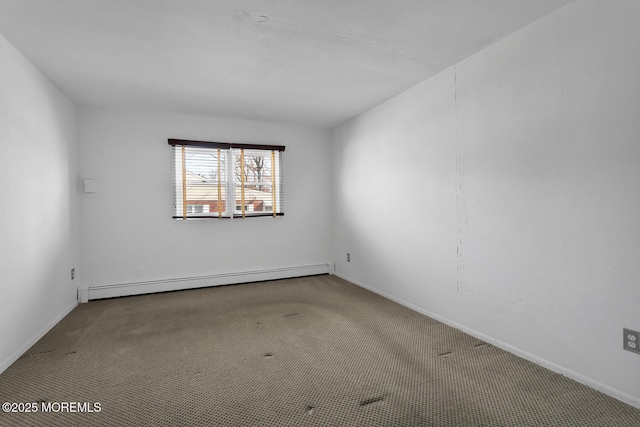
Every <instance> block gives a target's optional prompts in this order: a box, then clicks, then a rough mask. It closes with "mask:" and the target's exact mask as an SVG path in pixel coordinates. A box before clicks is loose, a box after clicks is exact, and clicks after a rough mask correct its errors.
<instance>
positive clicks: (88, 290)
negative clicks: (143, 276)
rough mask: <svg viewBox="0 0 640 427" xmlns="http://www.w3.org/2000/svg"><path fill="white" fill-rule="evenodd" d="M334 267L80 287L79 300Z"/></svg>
mask: <svg viewBox="0 0 640 427" xmlns="http://www.w3.org/2000/svg"><path fill="white" fill-rule="evenodd" d="M333 272H334V264H333V263H326V264H313V265H300V266H295V267H282V268H271V269H266V270H255V271H240V272H231V273H220V274H211V275H206V276H193V277H180V278H172V279H163V280H151V281H144V282H129V283H117V284H112V285H89V286H86V287H79V288H78V301H79V302H81V303H83V302H88V301H89V300H94V299H102V298H114V297H122V296H129V295H141V294H150V293H155V292H167V291H178V290H183V289H194V288H206V287H209V286H220V285H233V284H236V283H247V282H260V281H264V280H276V279H287V278H290V277H302V276H313V275H316V274H333Z"/></svg>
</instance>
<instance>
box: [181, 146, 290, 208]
mask: <svg viewBox="0 0 640 427" xmlns="http://www.w3.org/2000/svg"><path fill="white" fill-rule="evenodd" d="M169 144H170V145H171V146H173V156H172V164H173V189H174V191H173V207H174V213H173V218H175V219H181V220H186V219H191V218H247V217H255V216H273V217H276V216H281V215H284V201H283V192H282V153H283V152H284V149H285V147H284V146H281V145H256V144H234V143H222V142H205V141H188V140H181V139H169Z"/></svg>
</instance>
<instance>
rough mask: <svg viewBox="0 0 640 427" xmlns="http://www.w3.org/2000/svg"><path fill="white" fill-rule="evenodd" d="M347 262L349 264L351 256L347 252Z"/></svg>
mask: <svg viewBox="0 0 640 427" xmlns="http://www.w3.org/2000/svg"><path fill="white" fill-rule="evenodd" d="M347 262H351V254H350V253H349V252H347Z"/></svg>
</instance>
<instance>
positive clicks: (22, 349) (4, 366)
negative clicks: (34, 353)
mask: <svg viewBox="0 0 640 427" xmlns="http://www.w3.org/2000/svg"><path fill="white" fill-rule="evenodd" d="M77 306H78V303H77V302H76V301H74V302H73V303H72V304H71V305H70V306H69V307H67V308H65V309H64V310H62V312H61V313H60V314H58V315H57V316H56V317H55V318H54V319H53V320H52V321H51V322H49V323H48V324H47V325H46V326H45V327H44V328H42V329H41V330H40V331H38V332H37V333H36V334H35V335H34V336H32V337H31V338H30V339H29V340H28V341H27V342H25V343H24V344H23V345H22V346H21V347H20V348H19V349H17V350H16V351H15V352H13V354H12V355H11V356H9V357H8V358H7V359H5V360H3V361H2V362H0V374H1V373H3V372H4V371H5V370H6V369H7V368H8V367H9V366H11V365H13V363H14V362H15V361H16V360H18V359H19V358H20V356H22V355H23V354H24V353H26V351H27V350H29V348H31V346H32V345H34V344H35V343H37V342H38V340H39V339H40V338H42V337H43V336H45V335H46V333H47V332H49V331H50V330H51V328H53V327H54V326H55V325H57V324H58V322H59V321H61V320H62V319H63V318H64V317H65V316H66V315H67V314H69V313H71V310H73V309H74V308H76V307H77Z"/></svg>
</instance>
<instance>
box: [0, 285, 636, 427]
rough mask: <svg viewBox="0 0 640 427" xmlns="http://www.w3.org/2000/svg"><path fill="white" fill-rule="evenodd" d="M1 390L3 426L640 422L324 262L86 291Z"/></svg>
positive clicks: (628, 411) (624, 409) (0, 379)
mask: <svg viewBox="0 0 640 427" xmlns="http://www.w3.org/2000/svg"><path fill="white" fill-rule="evenodd" d="M0 402H16V403H17V402H22V403H33V404H34V405H35V406H36V407H37V409H38V412H36V413H11V412H9V413H4V412H0V425H2V426H103V425H108V426H454V427H464V426H598V427H601V426H612V427H623V426H629V427H631V426H640V410H638V409H636V408H633V407H631V406H629V405H626V404H624V403H621V402H619V401H617V400H615V399H612V398H610V397H608V396H605V395H603V394H601V393H599V392H597V391H594V390H592V389H590V388H588V387H585V386H583V385H581V384H578V383H576V382H574V381H571V380H569V379H567V378H565V377H563V376H561V375H558V374H555V373H553V372H550V371H548V370H546V369H543V368H541V367H539V366H537V365H535V364H533V363H530V362H527V361H525V360H523V359H520V358H518V357H516V356H514V355H512V354H509V353H507V352H505V351H502V350H500V349H498V348H496V347H493V346H491V345H488V344H486V343H484V342H482V341H479V340H478V339H476V338H473V337H471V336H469V335H466V334H464V333H462V332H460V331H458V330H456V329H453V328H451V327H448V326H445V325H443V324H442V323H439V322H437V321H435V320H433V319H430V318H428V317H425V316H423V315H421V314H418V313H416V312H414V311H411V310H409V309H407V308H405V307H403V306H400V305H398V304H396V303H394V302H391V301H389V300H386V299H384V298H382V297H380V296H378V295H376V294H373V293H371V292H369V291H367V290H364V289H362V288H360V287H358V286H355V285H353V284H351V283H348V282H346V281H343V280H341V279H339V278H337V277H335V276H314V277H306V278H299V279H288V280H279V281H272V282H262V283H251V284H244V285H235V286H222V287H214V288H206V289H196V290H189V291H181V292H169V293H162V294H153V295H142V296H135V297H127V298H116V299H109V300H99V301H92V302H90V303H88V304H82V305H80V306H78V307H77V308H76V309H75V310H73V311H72V312H71V313H70V314H69V315H68V316H67V317H65V318H64V319H63V320H62V321H61V322H60V323H59V324H58V325H56V326H55V327H54V328H53V329H52V330H51V331H50V332H49V333H48V334H47V335H46V336H44V337H43V338H42V339H41V340H40V341H39V342H38V343H36V344H35V345H34V346H33V347H32V348H31V349H30V350H29V351H28V352H27V353H26V354H24V355H23V356H22V357H21V358H20V359H19V360H18V361H16V362H15V363H14V364H13V365H12V366H11V367H9V368H8V369H7V370H6V371H5V372H4V373H2V374H1V375H0ZM64 402H75V403H72V404H71V406H70V407H69V408H66V407H65V406H64V405H65V403H64ZM96 404H97V405H96ZM42 408H44V409H45V410H46V411H48V412H43V410H42ZM88 409H92V410H94V412H78V411H81V410H82V411H86V410H88ZM98 409H99V412H98V411H97V410H98ZM66 410H75V411H76V412H65V411H66Z"/></svg>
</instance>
